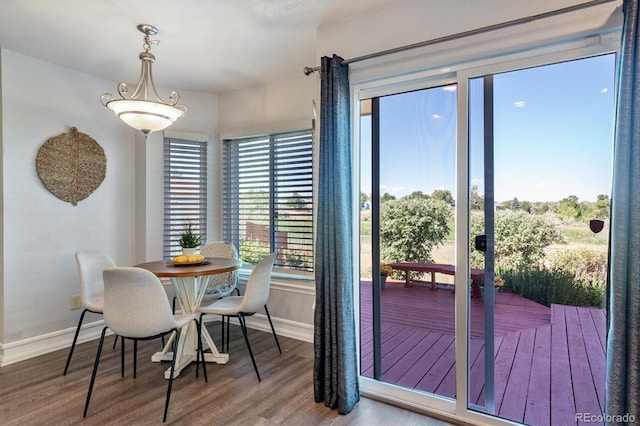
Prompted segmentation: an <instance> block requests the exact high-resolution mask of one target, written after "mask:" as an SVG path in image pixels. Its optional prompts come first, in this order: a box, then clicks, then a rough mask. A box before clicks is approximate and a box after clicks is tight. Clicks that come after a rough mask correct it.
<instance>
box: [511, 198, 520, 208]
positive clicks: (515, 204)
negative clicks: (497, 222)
mask: <svg viewBox="0 0 640 426" xmlns="http://www.w3.org/2000/svg"><path fill="white" fill-rule="evenodd" d="M510 208H511V210H513V211H516V210H520V201H518V197H513V200H511V206H510Z"/></svg>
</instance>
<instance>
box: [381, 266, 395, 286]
mask: <svg viewBox="0 0 640 426" xmlns="http://www.w3.org/2000/svg"><path fill="white" fill-rule="evenodd" d="M392 273H393V268H392V267H391V266H389V265H387V264H386V263H381V264H380V288H382V289H383V288H384V286H385V284H386V283H387V277H388V276H389V275H391V274H392Z"/></svg>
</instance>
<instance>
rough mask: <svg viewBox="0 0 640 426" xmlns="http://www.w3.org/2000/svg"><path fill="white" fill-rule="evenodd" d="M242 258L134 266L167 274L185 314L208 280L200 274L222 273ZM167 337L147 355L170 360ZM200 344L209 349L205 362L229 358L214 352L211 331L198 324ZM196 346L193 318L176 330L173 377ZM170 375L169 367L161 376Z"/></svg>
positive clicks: (162, 275) (193, 354)
mask: <svg viewBox="0 0 640 426" xmlns="http://www.w3.org/2000/svg"><path fill="white" fill-rule="evenodd" d="M241 265H242V262H241V261H240V260H238V259H228V258H217V257H213V258H206V259H205V261H203V262H199V263H198V264H174V263H172V262H171V261H163V260H158V261H153V262H147V263H141V264H139V265H135V266H136V267H138V268H143V269H146V270H148V271H150V272H152V273H153V274H155V275H156V276H157V277H158V278H169V279H170V280H171V284H172V285H173V288H174V290H175V292H176V297H177V298H178V301H179V302H180V306H181V307H182V312H183V313H185V314H193V313H196V311H197V309H198V307H199V306H200V303H201V302H202V298H203V296H204V294H205V291H206V290H207V283H208V281H209V280H201V278H202V277H203V276H206V275H213V274H223V273H225V272H231V271H234V270H236V269H239V268H240V266H241ZM174 338H175V336H173V335H172V337H171V338H170V339H169V341H168V342H167V344H166V345H165V346H164V348H163V349H162V351H160V352H156V353H155V354H153V356H152V357H151V361H153V362H160V361H171V359H172V357H173V352H172V348H173V339H174ZM202 344H203V345H204V346H205V349H206V347H207V346H208V347H209V349H211V352H210V353H205V356H204V360H205V362H215V363H217V364H226V363H227V362H228V361H229V355H228V354H223V353H220V352H218V349H217V347H216V345H215V344H214V343H213V339H212V338H211V335H210V334H209V332H208V331H207V328H206V327H202ZM197 350H198V331H197V330H196V325H195V323H194V322H193V321H191V322H189V324H188V325H186V326H185V327H183V328H182V330H181V332H180V340H179V342H178V350H177V353H176V365H175V369H174V375H173V376H174V378H175V377H177V376H179V375H180V372H181V371H182V370H183V369H184V368H185V367H186V366H188V365H189V364H190V363H192V362H195V361H196V359H197V358H196V356H197ZM170 375H171V368H168V369H167V371H166V372H165V378H166V379H168V378H169V376H170Z"/></svg>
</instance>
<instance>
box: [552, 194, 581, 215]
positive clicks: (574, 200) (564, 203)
mask: <svg viewBox="0 0 640 426" xmlns="http://www.w3.org/2000/svg"><path fill="white" fill-rule="evenodd" d="M582 212H583V206H582V205H581V204H580V203H579V202H578V197H576V196H575V195H569V196H568V197H567V198H563V199H562V200H560V203H558V210H557V211H556V214H557V215H558V216H560V218H562V219H580V218H581V217H582Z"/></svg>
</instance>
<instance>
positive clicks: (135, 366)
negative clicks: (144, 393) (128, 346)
mask: <svg viewBox="0 0 640 426" xmlns="http://www.w3.org/2000/svg"><path fill="white" fill-rule="evenodd" d="M137 370H138V340H137V339H135V340H134V341H133V378H134V379H135V378H136V373H137Z"/></svg>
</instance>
